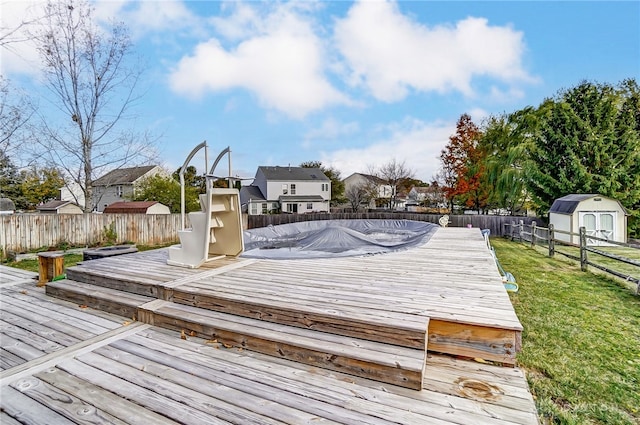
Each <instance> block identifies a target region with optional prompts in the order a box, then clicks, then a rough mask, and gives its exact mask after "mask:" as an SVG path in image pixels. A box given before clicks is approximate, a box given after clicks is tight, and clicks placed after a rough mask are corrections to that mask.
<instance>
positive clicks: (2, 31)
mask: <svg viewBox="0 0 640 425" xmlns="http://www.w3.org/2000/svg"><path fill="white" fill-rule="evenodd" d="M45 5H46V2H43V1H40V0H36V1H28V0H25V1H3V2H2V3H0V8H1V10H0V12H1V13H0V38H1V39H2V43H1V44H2V46H0V55H1V59H2V60H0V73H2V75H5V76H7V75H11V74H30V75H33V76H35V75H38V74H39V72H40V56H39V54H38V51H37V49H36V45H35V43H34V42H33V41H32V40H30V39H29V38H30V37H29V35H28V34H27V31H29V30H32V31H33V30H36V28H35V22H36V21H37V19H38V18H40V17H42V16H44V6H45Z"/></svg>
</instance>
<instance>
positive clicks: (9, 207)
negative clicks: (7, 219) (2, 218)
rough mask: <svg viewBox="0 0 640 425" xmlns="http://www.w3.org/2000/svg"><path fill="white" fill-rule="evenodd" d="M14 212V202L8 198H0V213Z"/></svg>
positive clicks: (8, 213)
mask: <svg viewBox="0 0 640 425" xmlns="http://www.w3.org/2000/svg"><path fill="white" fill-rule="evenodd" d="M15 212H16V204H14V203H13V201H12V200H11V199H9V198H0V215H10V214H13V213H15Z"/></svg>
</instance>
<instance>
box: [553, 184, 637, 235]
mask: <svg viewBox="0 0 640 425" xmlns="http://www.w3.org/2000/svg"><path fill="white" fill-rule="evenodd" d="M628 215H629V214H628V213H627V210H625V208H624V207H623V206H622V204H620V201H618V200H616V199H612V198H607V197H606V196H602V195H598V194H578V193H574V194H571V195H567V196H563V197H562V198H558V199H556V200H555V201H554V202H553V205H551V209H550V210H549V224H553V226H554V228H555V229H556V230H562V231H565V232H572V233H575V234H576V235H577V234H578V233H579V232H580V227H582V226H584V227H585V230H586V232H587V244H588V245H607V243H606V242H603V241H598V240H595V239H590V238H589V236H595V237H597V238H601V239H607V240H611V241H614V242H626V241H627V216H628ZM576 235H571V236H570V235H565V234H562V233H556V234H555V237H556V239H559V240H562V241H565V242H571V243H575V244H579V243H580V237H579V236H576Z"/></svg>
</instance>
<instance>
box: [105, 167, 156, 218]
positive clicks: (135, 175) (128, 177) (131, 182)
mask: <svg viewBox="0 0 640 425" xmlns="http://www.w3.org/2000/svg"><path fill="white" fill-rule="evenodd" d="M157 174H164V171H163V170H162V168H160V167H158V166H157V165H148V166H144V167H133V168H119V169H117V170H113V171H110V172H108V173H107V174H105V175H104V176H102V177H100V178H99V179H97V180H94V181H93V205H94V208H95V210H96V211H98V212H102V211H104V209H105V208H106V207H107V205H111V204H113V203H114V202H120V201H125V200H126V199H127V198H129V199H130V198H131V196H132V195H133V191H134V190H135V185H136V184H137V183H139V182H140V181H142V180H143V179H145V178H149V177H153V176H155V175H157Z"/></svg>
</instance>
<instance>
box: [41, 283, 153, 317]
mask: <svg viewBox="0 0 640 425" xmlns="http://www.w3.org/2000/svg"><path fill="white" fill-rule="evenodd" d="M45 291H46V293H47V295H50V296H52V297H56V298H60V299H63V300H66V301H71V302H74V303H76V304H78V305H82V306H87V307H91V308H95V309H96V310H101V311H106V312H109V313H113V314H117V315H120V316H124V317H127V318H130V319H133V320H136V317H137V313H138V306H140V305H143V304H145V303H148V302H149V301H151V300H153V298H152V297H147V296H144V295H137V294H132V293H129V292H123V291H119V290H117V289H111V288H105V287H102V286H97V285H92V284H89V283H84V282H75V281H72V280H69V279H63V280H58V281H55V282H49V283H47V285H46V287H45Z"/></svg>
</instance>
